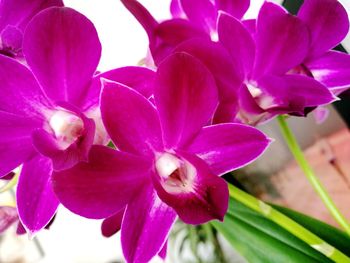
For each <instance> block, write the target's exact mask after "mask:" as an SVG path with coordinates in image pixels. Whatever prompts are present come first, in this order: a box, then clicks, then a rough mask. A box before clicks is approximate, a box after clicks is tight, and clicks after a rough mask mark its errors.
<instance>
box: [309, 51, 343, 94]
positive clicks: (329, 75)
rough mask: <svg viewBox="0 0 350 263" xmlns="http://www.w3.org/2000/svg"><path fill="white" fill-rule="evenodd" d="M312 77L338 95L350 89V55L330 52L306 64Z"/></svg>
mask: <svg viewBox="0 0 350 263" xmlns="http://www.w3.org/2000/svg"><path fill="white" fill-rule="evenodd" d="M306 66H307V68H308V69H309V70H310V71H311V74H312V76H313V77H314V78H315V79H316V80H318V81H319V82H321V83H322V84H323V85H325V86H326V87H327V88H329V89H330V90H331V91H332V92H333V93H334V94H336V95H338V94H340V93H342V92H343V91H345V90H347V89H348V88H349V87H350V55H348V54H345V53H342V52H338V51H329V52H327V53H325V54H323V55H322V56H320V57H317V58H314V59H310V60H308V62H307V63H306Z"/></svg>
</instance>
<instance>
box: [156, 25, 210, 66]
mask: <svg viewBox="0 0 350 263" xmlns="http://www.w3.org/2000/svg"><path fill="white" fill-rule="evenodd" d="M192 38H203V39H207V40H209V39H210V36H209V35H208V34H207V33H206V32H205V31H204V30H203V29H202V28H201V27H198V26H196V25H194V24H193V23H191V22H190V21H188V20H185V19H171V20H166V21H164V22H162V23H160V24H159V25H158V26H157V27H156V28H155V30H154V35H153V38H152V39H151V40H150V50H151V53H152V57H153V59H154V62H155V64H156V65H157V66H158V65H159V64H160V63H161V62H162V61H163V60H164V59H165V58H166V57H167V56H169V55H170V54H172V53H173V50H174V48H175V47H176V46H177V45H179V44H180V43H182V42H183V41H185V40H188V39H192Z"/></svg>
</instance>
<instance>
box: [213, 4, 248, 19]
mask: <svg viewBox="0 0 350 263" xmlns="http://www.w3.org/2000/svg"><path fill="white" fill-rule="evenodd" d="M215 5H216V7H217V9H219V10H222V11H225V12H226V13H229V14H230V15H231V16H234V17H235V18H237V19H241V18H242V17H243V16H244V14H245V13H246V12H247V10H248V8H249V6H250V0H215Z"/></svg>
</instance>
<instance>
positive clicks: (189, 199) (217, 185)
mask: <svg viewBox="0 0 350 263" xmlns="http://www.w3.org/2000/svg"><path fill="white" fill-rule="evenodd" d="M177 154H178V156H181V158H182V161H184V162H185V165H186V170H185V172H186V174H185V177H186V178H185V179H184V181H182V185H179V186H175V187H174V186H173V184H167V183H166V182H165V181H164V180H163V178H162V177H161V175H159V174H156V173H155V174H154V175H153V182H154V185H155V188H156V189H157V193H158V196H159V197H160V198H161V199H162V200H163V202H165V203H166V204H168V205H169V206H171V207H172V208H174V210H175V211H176V212H177V214H178V215H179V217H180V218H181V220H182V221H184V222H185V223H187V224H203V223H205V222H208V221H209V220H213V219H219V220H223V218H224V215H225V213H226V211H227V206H228V187H227V183H226V182H225V181H224V180H223V179H222V178H220V177H218V176H217V175H216V174H214V173H213V172H212V171H211V170H210V168H209V166H208V165H207V164H206V163H205V162H204V161H203V160H201V159H200V158H198V157H197V156H195V155H193V154H189V153H184V152H181V153H177Z"/></svg>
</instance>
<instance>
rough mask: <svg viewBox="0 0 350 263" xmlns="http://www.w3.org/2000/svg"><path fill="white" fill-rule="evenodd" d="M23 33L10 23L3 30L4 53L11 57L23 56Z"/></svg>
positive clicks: (2, 43)
mask: <svg viewBox="0 0 350 263" xmlns="http://www.w3.org/2000/svg"><path fill="white" fill-rule="evenodd" d="M22 41H23V33H22V32H21V31H20V30H19V29H18V28H17V27H14V26H11V25H8V26H6V27H5V28H4V29H3V30H2V31H1V45H2V50H1V51H0V52H2V53H3V54H5V55H7V56H10V57H17V56H18V57H22V55H23V54H22Z"/></svg>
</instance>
